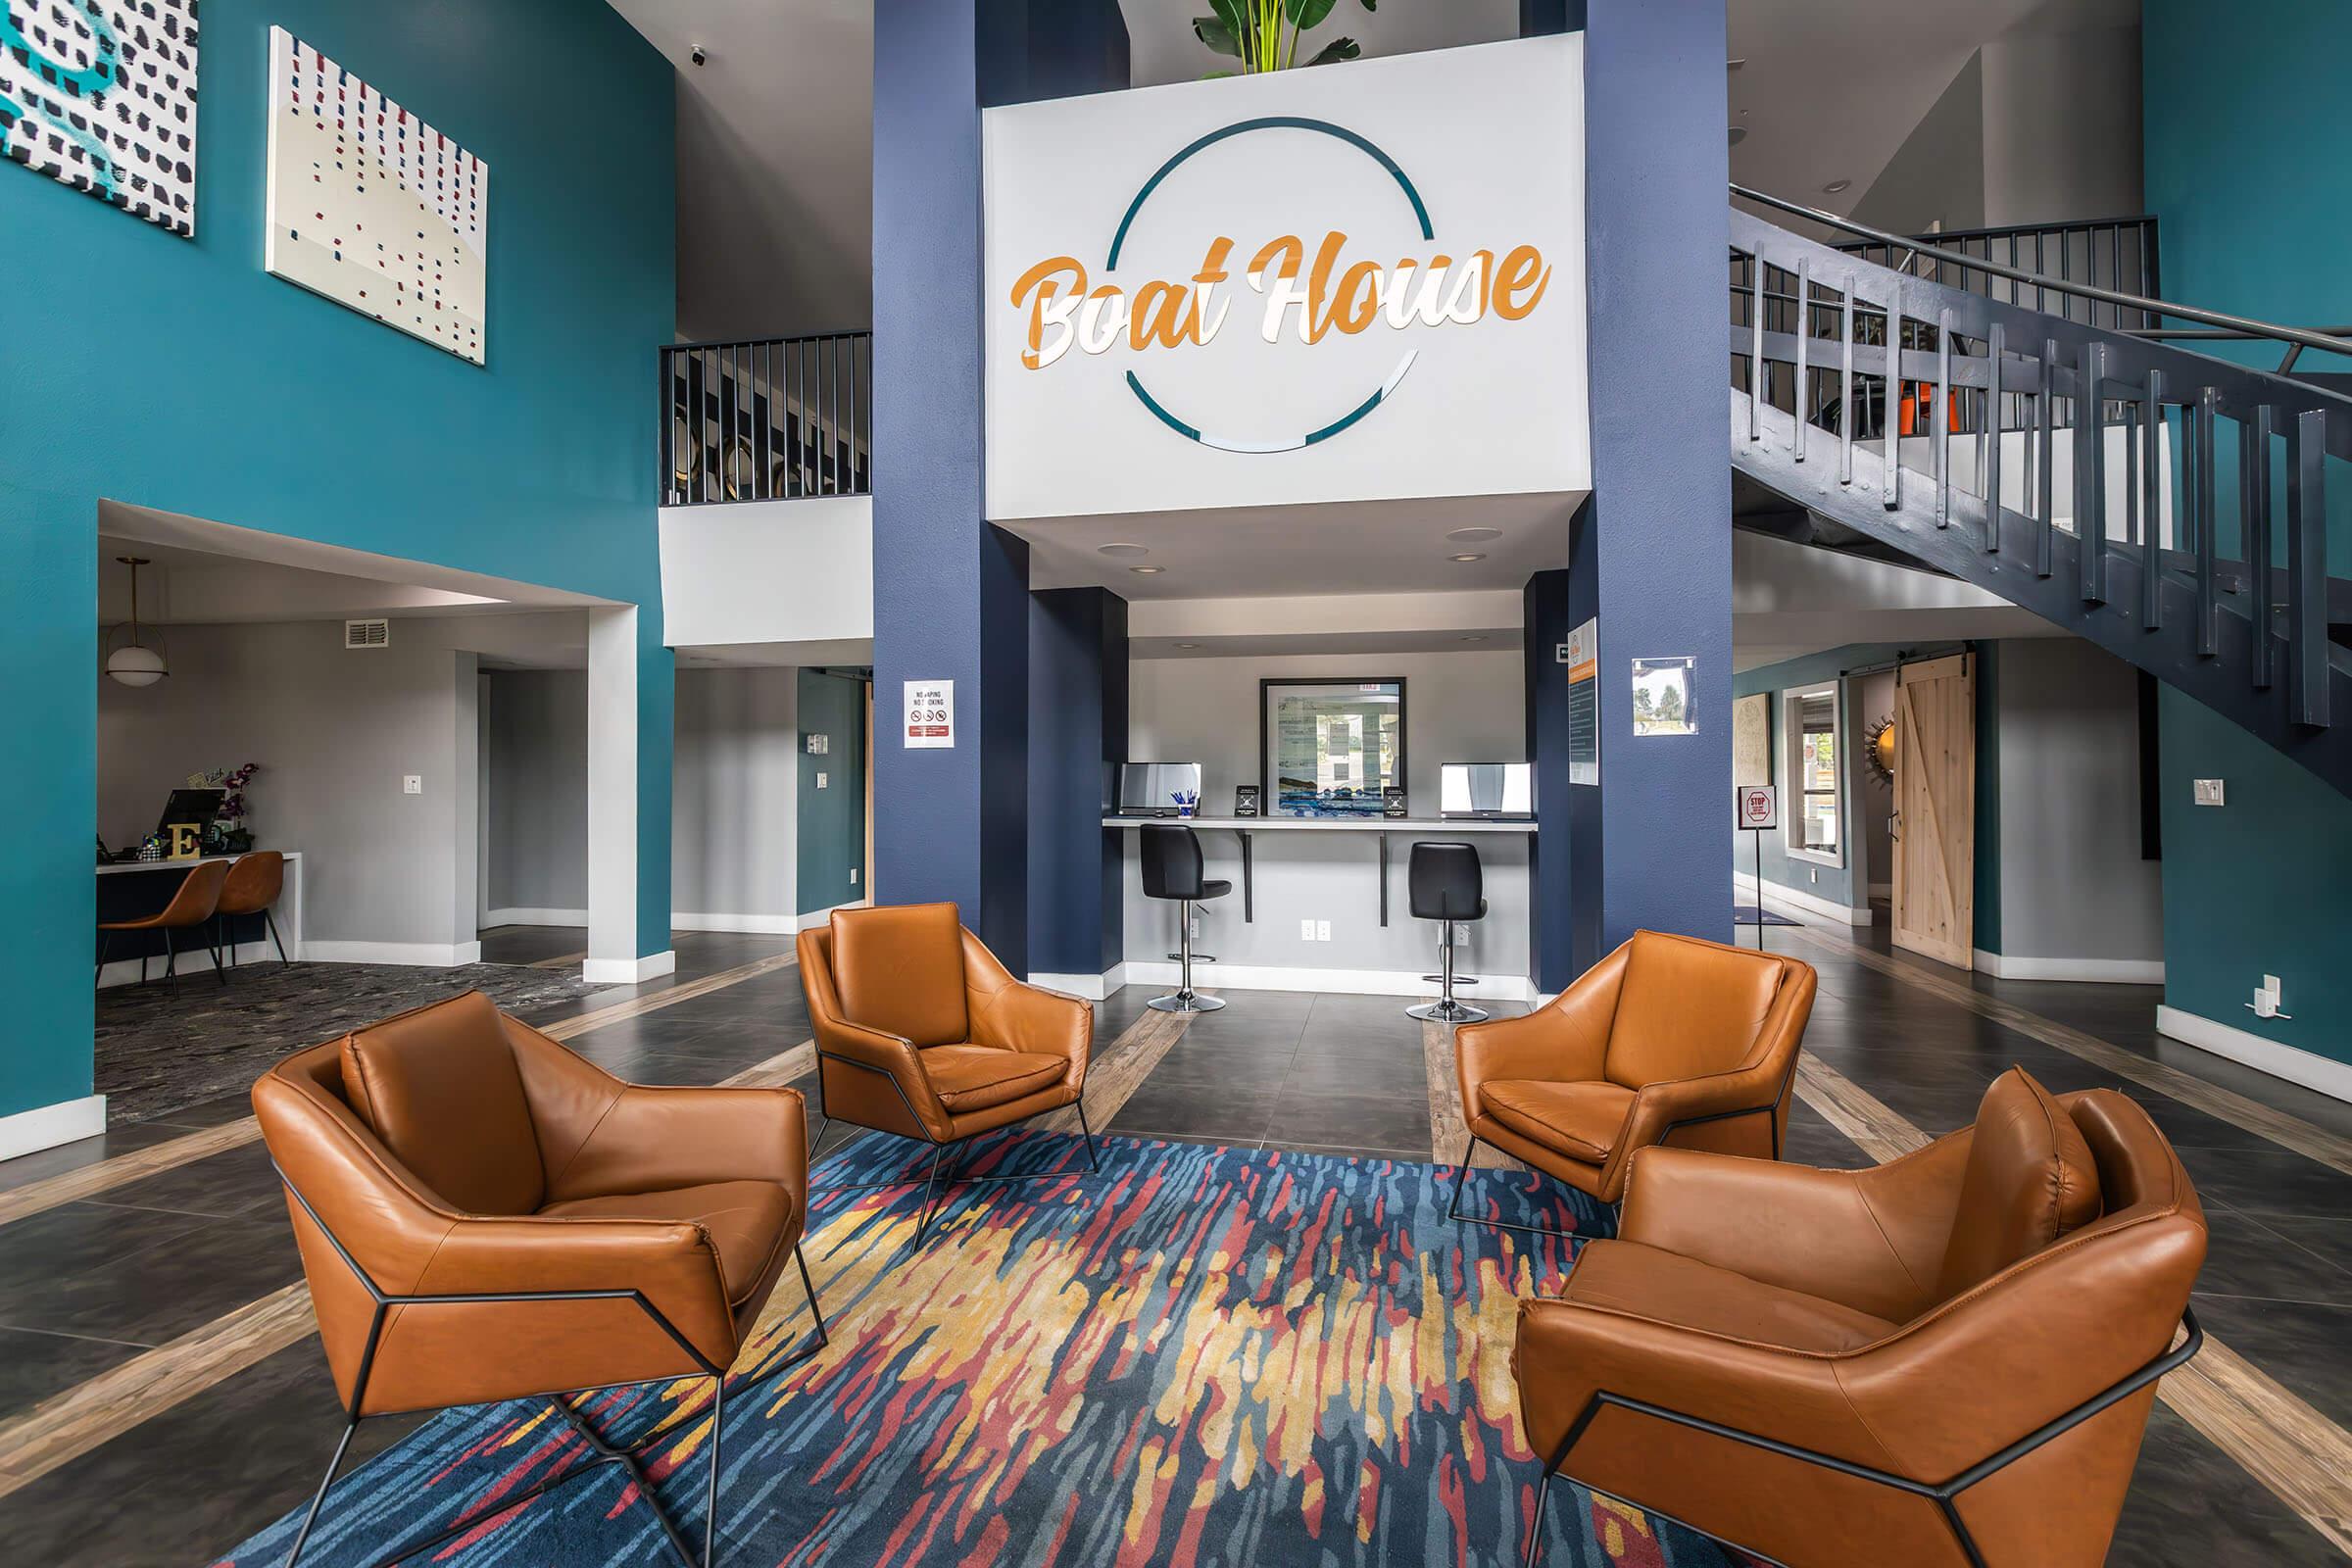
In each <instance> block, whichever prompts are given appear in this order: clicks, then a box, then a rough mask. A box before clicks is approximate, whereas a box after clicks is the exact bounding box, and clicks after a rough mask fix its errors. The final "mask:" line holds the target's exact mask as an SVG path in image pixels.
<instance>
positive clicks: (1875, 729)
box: [1862, 713, 1894, 789]
mask: <svg viewBox="0 0 2352 1568" xmlns="http://www.w3.org/2000/svg"><path fill="white" fill-rule="evenodd" d="M1862 738H1863V744H1862V758H1863V760H1865V761H1867V762H1868V763H1869V764H1870V776H1871V777H1872V778H1874V779H1876V780H1877V781H1878V782H1879V784H1880V786H1881V787H1882V788H1886V789H1892V788H1894V715H1893V714H1892V713H1887V714H1885V715H1883V716H1881V717H1879V718H1874V719H1872V720H1871V721H1870V727H1869V728H1868V729H1866V730H1864V731H1863V732H1862Z"/></svg>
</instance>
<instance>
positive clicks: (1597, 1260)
mask: <svg viewBox="0 0 2352 1568" xmlns="http://www.w3.org/2000/svg"><path fill="white" fill-rule="evenodd" d="M1619 1236H1620V1238H1621V1239H1620V1240H1617V1241H1606V1242H1593V1244H1591V1245H1590V1246H1588V1247H1587V1248H1586V1249H1585V1250H1584V1252H1583V1253H1582V1255H1581V1256H1579V1257H1578V1259H1577V1262H1576V1266H1575V1268H1574V1269H1572V1270H1571V1271H1570V1272H1569V1275H1568V1282H1567V1285H1566V1288H1565V1291H1564V1294H1563V1295H1562V1297H1561V1299H1557V1300H1541V1301H1522V1302H1521V1303H1520V1305H1519V1341H1518V1348H1517V1349H1516V1351H1515V1352H1514V1354H1513V1357H1512V1365H1513V1367H1514V1369H1515V1371H1516V1372H1517V1374H1518V1379H1519V1407H1520V1414H1521V1418H1522V1419H1523V1420H1524V1421H1525V1423H1526V1429H1527V1437H1528V1442H1529V1443H1530V1445H1532V1446H1533V1447H1534V1448H1535V1451H1536V1452H1538V1453H1540V1454H1543V1455H1544V1456H1545V1461H1546V1464H1547V1466H1548V1468H1547V1469H1546V1470H1545V1471H1544V1488H1543V1489H1542V1490H1539V1491H1538V1493H1537V1503H1536V1507H1537V1518H1538V1520H1539V1522H1540V1521H1541V1519H1542V1517H1543V1512H1542V1511H1543V1506H1544V1504H1543V1496H1544V1491H1545V1490H1548V1488H1549V1486H1550V1481H1551V1476H1552V1475H1553V1474H1554V1473H1555V1472H1556V1473H1558V1474H1560V1475H1564V1476H1567V1477H1569V1478H1571V1479H1573V1480H1575V1481H1576V1482H1577V1483H1578V1484H1580V1485H1582V1486H1586V1487H1589V1488H1591V1489H1592V1490H1593V1491H1594V1492H1599V1493H1604V1494H1607V1495H1611V1496H1616V1497H1621V1498H1623V1499H1625V1500H1626V1501H1628V1502H1631V1503H1634V1504H1636V1505H1637V1506H1640V1507H1642V1508H1647V1509H1651V1510H1654V1511H1656V1512H1657V1513H1660V1514H1662V1515H1665V1516H1667V1517H1670V1518H1673V1519H1678V1520H1681V1521H1683V1522H1685V1523H1686V1524H1688V1525H1690V1526H1691V1528H1693V1529H1695V1530H1699V1531H1702V1532H1704V1533H1705V1534H1707V1535H1710V1536H1713V1537H1715V1538H1717V1539H1718V1540H1721V1541H1727V1542H1732V1543H1735V1544H1738V1545H1740V1546H1741V1547H1743V1548H1745V1549H1746V1550H1748V1551H1751V1552H1758V1553H1762V1554H1764V1555H1766V1556H1769V1557H1771V1558H1773V1559H1775V1560H1777V1561H1780V1562H1785V1563H1788V1564H1790V1565H1791V1568H1808V1565H1812V1564H1835V1565H1839V1568H1843V1565H1846V1564H1852V1563H1901V1564H1904V1565H1905V1568H1959V1565H1963V1564H1966V1565H1969V1568H2092V1565H2095V1564H2097V1563H2099V1562H2101V1561H2102V1560H2103V1559H2104V1558H2105V1556H2106V1553H2107V1544H2108V1538H2109V1537H2110V1536H2111V1535H2112V1534H2113V1533H2114V1530H2115V1521H2116V1517H2117V1515H2118V1514H2119V1513H2120V1512H2121V1510H2122V1508H2123V1502H2124V1494H2125V1490H2126V1488H2127V1487H2128V1486H2129V1485H2130V1483H2131V1466H2132V1463H2133V1460H2134V1459H2135V1458H2136V1457H2137V1455H2138V1452H2139V1442H2140V1435H2141V1433H2142V1431H2143V1430H2144V1428H2145V1426H2146V1424H2147V1418H2148V1407H2149V1405H2150V1403H2151V1402H2152V1401H2153V1400H2154V1399H2155V1397H2156V1391H2155V1387H2154V1385H2155V1382H2156V1380H2157V1379H2158V1378H2159V1377H2161V1376H2163V1375H2164V1374H2165V1373H2166V1372H2169V1371H2171V1370H2172V1369H2173V1368H2174V1367H2177V1366H2179V1365H2180V1363H2181V1362H2183V1361H2185V1360H2187V1359H2188V1358H2189V1357H2190V1356H2191V1355H2193V1354H2195V1353H2196V1349H2197V1347H2198V1345H2199V1343H2200V1342H2201V1336H2200V1334H2199V1333H2198V1330H2197V1326H2196V1318H2195V1316H2194V1314H2192V1313H2191V1312H2190V1311H2189V1310H2188V1296H2189V1288H2190V1286H2191V1285H2192V1284H2193V1283H2194V1282H2195V1280H2196V1277H2197V1269H2198V1267H2199V1265H2200V1264H2202V1263H2203V1261H2204V1259H2205V1216H2204V1212H2203V1210H2202V1209H2201V1208H2199V1207H2198V1204H2197V1195H2196V1193H2195V1192H2194V1191H2193V1190H2192V1189H2191V1188H2190V1186H2189V1182H2188V1176H2187V1174H2186V1172H2184V1171H2182V1170H2181V1168H2180V1160H2179V1159H2178V1158H2176V1157H2175V1156H2174V1154H2173V1151H2172V1146H2171V1145H2169V1144H2167V1143H2166V1142H2165V1141H2164V1137H2163V1135H2162V1134H2160V1133H2158V1132H2157V1130H2156V1128H2155V1125H2154V1124H2153V1123H2152V1122H2150V1121H2149V1120H2148V1115H2147V1112H2146V1111H2144V1110H2142V1109H2141V1108H2140V1107H2139V1106H2138V1105H2137V1104H2135V1103H2132V1102H2131V1101H2130V1100H2128V1099H2126V1098H2125V1097H2123V1096H2122V1095H2119V1094H2115V1093H2113V1092H2112V1091H2109V1090H2104V1089H2096V1090H2091V1091H2089V1092H2087V1093H2084V1094H2073V1095H2065V1096H2061V1097H2059V1098H2057V1099H2052V1098H2051V1097H2050V1096H2049V1095H2048V1094H2046V1093H2044V1092H2043V1091H2042V1089H2041V1087H2040V1085H2038V1084H2036V1083H2034V1081H2033V1080H2032V1079H2031V1078H2028V1077H2027V1076H2026V1075H2025V1074H2024V1073H2023V1072H2022V1071H2019V1070H2017V1069H2015V1068H2012V1069H2011V1070H2010V1071H2008V1072H2006V1073H2004V1074H2002V1075H2001V1076H2000V1077H1999V1078H1998V1079H1996V1080H1995V1081H1994V1083H1993V1086H1992V1089H1991V1091H1990V1092H1989V1093H1988V1094H1986V1095H1985V1103H1984V1105H1983V1107H1982V1109H1980V1110H1979V1112H1978V1118H1977V1123H1976V1125H1975V1126H1974V1127H1971V1128H1964V1129H1963V1130H1961V1131H1959V1132H1956V1133H1954V1134H1952V1135H1951V1136H1950V1137H1948V1138H1940V1139H1937V1140H1936V1142H1935V1143H1933V1144H1930V1145H1928V1146H1927V1147H1926V1148H1925V1149H1922V1150H1920V1151H1919V1152H1916V1153H1913V1154H1909V1155H1906V1156H1905V1157H1903V1158H1901V1159H1897V1160H1894V1161H1893V1162H1891V1163H1889V1164H1886V1165H1881V1166H1878V1167H1877V1168H1876V1169H1872V1170H1862V1171H1841V1170H1808V1169H1805V1168H1803V1167H1801V1166H1795V1165H1779V1164H1767V1163H1765V1162H1763V1161H1760V1160H1752V1159H1726V1158H1724V1157H1723V1156H1722V1155H1720V1154H1702V1153H1691V1152H1684V1151H1681V1150H1665V1149H1651V1150H1644V1151H1642V1153H1640V1154H1639V1155H1637V1156H1636V1157H1635V1159H1634V1173H1633V1180H1632V1183H1631V1185H1630V1186H1629V1188H1628V1189H1627V1192H1626V1199H1625V1214H1624V1222H1623V1225H1622V1227H1621V1229H1620V1231H1619ZM2178 1329H2185V1330H2186V1336H2185V1338H2184V1339H2183V1341H2182V1342H2181V1344H2180V1348H2177V1349H2172V1348H2169V1347H2171V1346H2172V1344H2173V1337H2174V1333H2175V1331H2176V1330H2178ZM1541 1541H1542V1535H1541V1532H1540V1531H1539V1532H1538V1533H1537V1535H1536V1536H1535V1537H1534V1538H1533V1539H1531V1540H1530V1542H1529V1544H1528V1561H1529V1562H1531V1563H1532V1562H1534V1561H1535V1560H1536V1555H1537V1550H1538V1547H1539V1545H1540V1544H1541Z"/></svg>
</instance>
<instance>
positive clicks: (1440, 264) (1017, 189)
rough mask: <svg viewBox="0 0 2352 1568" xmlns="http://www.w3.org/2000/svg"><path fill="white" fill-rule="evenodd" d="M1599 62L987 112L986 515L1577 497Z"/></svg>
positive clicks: (1535, 46) (1377, 76)
mask: <svg viewBox="0 0 2352 1568" xmlns="http://www.w3.org/2000/svg"><path fill="white" fill-rule="evenodd" d="M1583 48H1584V43H1583V38H1582V35H1581V34H1576V33H1569V34H1562V35H1559V36H1554V37H1544V38H1527V39H1520V40H1517V41H1514V42H1505V43H1493V44H1483V45H1477V46H1474V47H1469V48H1461V49H1446V50H1435V51H1428V52H1423V53H1419V54H1410V55H1400V56H1396V57H1393V58H1389V59H1384V60H1363V61H1357V62H1355V63H1354V64H1352V65H1350V66H1349V67H1348V69H1347V70H1346V71H1299V72H1282V73H1269V74H1266V75H1262V76H1257V75H1251V76H1234V77H1226V78H1223V79H1218V80H1209V81H1193V82H1179V83H1174V84H1171V85H1167V86H1160V87H1147V88H1143V89H1140V90H1138V91H1134V92H1117V93H1098V94H1093V95H1089V96H1084V97H1076V98H1061V99H1055V100H1053V101H1050V102H1045V103H1034V104H1019V105H1012V106H1007V107H1004V108H997V109H990V110H988V111H986V113H985V115H984V116H983V122H982V123H983V126H984V144H983V156H984V160H985V187H986V190H987V200H988V210H987V241H986V252H987V279H986V293H985V304H986V311H987V315H986V319H985V322H986V349H987V387H988V410H987V421H986V429H987V436H988V453H987V466H986V472H987V478H988V501H987V511H988V515H989V517H990V518H991V519H993V520H999V521H1003V520H1006V519H1022V518H1039V517H1061V516H1073V515H1097V514H1104V513H1119V512H1169V511H1181V510H1191V509H1196V508H1222V507H1256V506H1280V505H1288V504H1299V503H1324V502H1335V501H1365V500H1389V499H1402V498H1416V497H1430V496H1469V495H1528V494H1551V493H1566V494H1573V493H1579V492H1583V491H1587V490H1590V489H1591V488H1592V461H1591V452H1590V442H1589V438H1588V431H1589V428H1590V420H1589V413H1588V407H1587V397H1586V344H1585V339H1586V330H1585V324H1586V306H1585V221H1584V219H1585V191H1584V164H1585V159H1584V138H1585V109H1584V58H1583Z"/></svg>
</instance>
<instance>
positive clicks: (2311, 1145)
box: [1794, 926, 2352, 1175]
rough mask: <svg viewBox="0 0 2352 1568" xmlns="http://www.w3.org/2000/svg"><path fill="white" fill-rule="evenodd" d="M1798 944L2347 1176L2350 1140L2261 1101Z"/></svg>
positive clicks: (1849, 947)
mask: <svg viewBox="0 0 2352 1568" xmlns="http://www.w3.org/2000/svg"><path fill="white" fill-rule="evenodd" d="M1794 935H1795V936H1796V937H1797V939H1798V940H1799V941H1802V942H1805V943H1808V944H1810V945H1811V946H1813V947H1815V948H1818V949H1820V950H1821V951H1822V952H1824V953H1829V954H1835V955H1836V956H1838V957H1842V958H1852V959H1853V960H1854V961H1855V962H1857V963H1860V964H1862V965H1864V966H1865V967H1867V968H1871V969H1875V970H1877V971H1878V972H1879V973H1881V974H1883V975H1886V976H1887V977H1888V978H1889V979H1892V980H1897V981H1900V982H1901V983H1903V984H1904V985H1908V986H1916V987H1918V988H1919V989H1920V990H1922V991H1925V992H1928V993H1929V994H1930V995H1932V996H1936V997H1939V998H1941V999H1942V1000H1944V1001H1946V1002H1949V1003H1953V1004H1955V1005H1959V1006H1963V1007H1966V1008H1968V1009H1969V1010H1970V1011H1971V1012H1974V1013H1976V1014H1977V1015H1978V1016H1979V1017H1983V1018H1989V1019H1991V1020H1992V1021H1993V1022H1994V1023H1997V1024H2000V1025H2002V1026H2004V1027H2005V1028H2010V1029H2014V1030H2016V1031H2017V1032H2018V1033H2019V1034H2021V1035H2027V1036H2030V1037H2031V1038H2033V1039H2034V1040H2038V1041H2040V1042H2041V1043H2042V1044H2043V1045H2045V1046H2050V1047H2052V1048H2054V1049H2056V1050H2059V1051H2063V1052H2065V1053H2066V1054H2069V1055H2071V1056H2076V1057H2079V1058H2081V1059H2082V1060H2083V1061H2087V1062H2089V1063H2090V1064H2091V1065H2092V1066H2094V1067H2098V1068H2100V1069H2101V1070H2103V1071H2106V1072H2111V1073H2114V1074H2115V1075H2116V1076H2117V1077H2119V1078H2128V1079H2130V1080H2131V1082H2133V1083H2135V1084H2138V1085H2139V1086H2141V1087H2142V1088H2144V1089H2153V1090H2155V1091H2156V1092H2157V1093H2158V1094H2160V1095H2167V1096H2170V1097H2171V1098H2172V1099H2174V1100H2177V1101H2179V1102H2180V1103H2182V1104H2184V1105H2188V1106H2190V1107H2192V1108H2194V1109H2197V1110H2201V1111H2203V1112H2204V1113H2205V1114H2206V1115H2208V1116H2212V1117H2215V1118H2217V1119H2219V1120H2222V1121H2226V1122H2228V1123H2229V1124H2230V1125H2231V1126H2233V1127H2238V1128H2242V1129H2243V1130H2245V1131H2247V1132H2250V1133H2252V1134H2254V1135H2255V1136H2256V1137H2257V1138H2267V1139H2269V1140H2270V1141H2271V1142H2272V1143H2274V1144H2277V1145H2278V1147H2279V1148H2281V1149H2288V1150H2292V1151H2294V1152H2296V1153H2298V1154H2301V1155H2303V1156H2305V1157H2306V1158H2309V1159H2316V1160H2318V1161H2319V1162H2320V1163H2321V1164H2323V1165H2328V1166H2332V1167H2333V1168H2334V1169H2336V1170H2340V1171H2342V1172H2344V1173H2345V1174H2346V1175H2352V1139H2347V1138H2342V1137H2339V1136H2337V1135H2336V1134H2334V1133H2331V1132H2328V1131H2327V1129H2325V1128H2322V1127H2315V1126H2313V1125H2312V1124H2311V1123H2310V1122H2307V1121H2305V1120H2303V1119H2302V1118H2301V1117H2299V1116H2290V1115H2288V1114H2287V1113H2286V1112H2285V1111H2283V1110H2276V1109H2273V1108H2272V1107H2271V1106H2269V1105H2266V1104H2263V1103H2261V1102H2260V1101H2255V1100H2248V1099H2247V1098H2246V1097H2245V1096H2243V1095H2240V1094H2235V1093H2233V1092H2231V1091H2230V1090H2228V1089H2224V1088H2222V1087H2221V1086H2220V1085H2219V1084H2209V1083H2207V1082H2206V1081H2205V1080H2204V1079H2202V1078H2199V1077H2197V1076H2196V1075H2195V1074H2193V1073H2186V1072H2182V1071H2181V1070H2180V1068H2178V1067H2174V1066H2171V1065H2169V1064H2167V1063H2165V1062H2161V1061H2156V1060H2153V1059H2152V1058H2150V1057H2147V1056H2143V1055H2140V1054H2138V1053H2137V1052H2131V1051H2126V1050H2124V1049H2123V1048H2122V1047H2121V1046H2118V1045H2115V1044H2113V1043H2112V1042H2110V1041H2106V1040H2101V1039H2100V1038H2099V1037H2098V1036H2096V1035H2093V1034H2085V1033H2084V1032H2083V1031H2082V1030H2080V1029H2074V1028H2069V1027H2068V1026H2067V1025H2065V1024H2062V1023H2059V1022H2057V1021H2056V1020H2054V1019H2050V1018H2044V1017H2043V1016H2041V1014H2039V1013H2037V1012H2032V1011H2029V1010H2028V1009H2026V1008H2024V1007H2021V1006H2019V1005H2016V1004H2015V1003H2012V1002H2004V1001H2002V1000H2001V999H2000V998H1998V997H1988V996H1986V995H1985V993H1984V992H1982V991H1979V990H1977V989H1976V988H1975V987H1974V986H1970V985H1965V984H1963V983H1961V982H1960V981H1957V980H1952V979H1949V978H1947V977H1945V976H1943V975H1939V974H1936V973H1934V972H1932V971H1930V970H1928V969H1924V968H1921V967H1920V966H1919V965H1917V964H1912V963H1906V962H1904V961H1902V960H1901V959H1899V958H1891V957H1888V956H1887V955H1886V954H1883V953H1879V952H1876V951H1874V950H1872V949H1870V948H1865V947H1862V946H1860V945H1859V944H1848V943H1842V942H1838V941H1835V940H1833V939H1831V938H1828V937H1824V936H1821V935H1819V934H1817V933H1815V932H1813V931H1809V930H1807V929H1805V928H1804V927H1802V926H1799V927H1795V928H1794Z"/></svg>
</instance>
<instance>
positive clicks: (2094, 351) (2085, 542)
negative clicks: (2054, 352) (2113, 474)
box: [2075, 343, 2107, 605]
mask: <svg viewBox="0 0 2352 1568" xmlns="http://www.w3.org/2000/svg"><path fill="white" fill-rule="evenodd" d="M2106 379H2107V345H2106V344H2104V343H2085V344H2083V345H2082V358H2081V359H2080V360H2078V361H2077V362H2076V365H2075V542H2076V544H2077V545H2078V546H2079V547H2080V548H2079V551H2078V556H2079V559H2080V561H2081V563H2082V599H2083V602H2084V603H2086V604H2094V605H2095V604H2101V603H2104V602H2105V600H2106V598H2107V442H2106V439H2105V436H2104V435H2103V434H2102V432H2101V431H2100V429H2099V419H2100V417H2101V415H2102V413H2103V412H2104V411H2103V409H2102V407H2101V404H2102V401H2103V398H2104V394H2105V389H2106Z"/></svg>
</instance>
